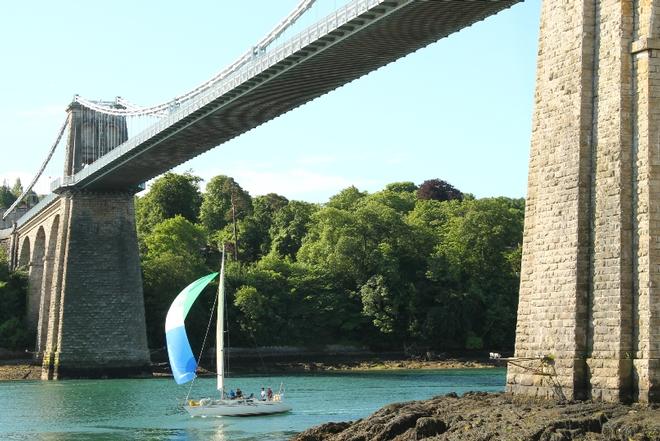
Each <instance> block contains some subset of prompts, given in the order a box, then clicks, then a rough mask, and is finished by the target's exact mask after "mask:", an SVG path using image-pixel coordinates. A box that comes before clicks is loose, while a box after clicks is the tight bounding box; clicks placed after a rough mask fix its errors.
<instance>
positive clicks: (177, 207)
mask: <svg viewBox="0 0 660 441" xmlns="http://www.w3.org/2000/svg"><path fill="white" fill-rule="evenodd" d="M200 181H201V178H199V177H197V176H193V175H192V174H190V173H184V174H176V173H165V174H164V175H163V176H161V177H160V178H158V179H156V180H155V181H154V183H153V184H152V185H151V188H150V189H149V192H148V193H147V194H146V195H144V196H143V197H140V198H137V200H136V204H135V213H136V223H137V228H138V233H140V234H141V235H142V236H144V235H146V234H149V233H150V232H151V230H152V228H153V227H154V226H155V225H156V224H158V223H160V222H163V221H164V220H166V219H170V218H173V217H174V216H176V215H180V216H183V217H184V218H185V219H187V220H188V221H190V222H193V223H195V222H197V221H198V217H199V208H200V205H201V203H202V195H201V193H200V190H199V182H200Z"/></svg>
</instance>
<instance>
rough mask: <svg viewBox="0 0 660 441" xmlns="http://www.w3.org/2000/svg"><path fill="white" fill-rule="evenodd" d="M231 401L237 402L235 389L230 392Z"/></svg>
mask: <svg viewBox="0 0 660 441" xmlns="http://www.w3.org/2000/svg"><path fill="white" fill-rule="evenodd" d="M229 399H230V400H235V399H236V393H235V392H234V389H232V390H230V391H229Z"/></svg>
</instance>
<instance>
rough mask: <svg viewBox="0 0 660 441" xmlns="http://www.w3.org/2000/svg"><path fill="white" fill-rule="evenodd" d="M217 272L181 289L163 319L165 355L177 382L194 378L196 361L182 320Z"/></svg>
mask: <svg viewBox="0 0 660 441" xmlns="http://www.w3.org/2000/svg"><path fill="white" fill-rule="evenodd" d="M217 275H218V273H211V274H209V275H206V276H204V277H201V278H199V279H197V280H195V281H194V282H192V283H191V284H190V285H188V286H186V287H185V288H184V289H183V291H181V292H180V293H179V295H178V296H176V298H175V299H174V301H173V302H172V305H171V306H170V309H169V311H167V317H166V319H165V339H166V340H167V355H168V356H169V359H170V367H171V369H172V374H173V375H174V380H175V381H176V382H177V384H183V383H187V382H188V381H191V380H192V379H193V378H195V376H196V375H195V371H196V369H197V362H196V361H195V357H194V356H193V353H192V348H191V347H190V343H189V342H188V335H187V334H186V328H185V324H184V321H185V319H186V316H187V315H188V312H189V311H190V308H191V307H192V305H193V303H194V302H195V300H197V297H199V295H200V294H201V292H202V291H203V290H204V288H205V287H206V285H208V284H209V283H210V282H211V281H212V280H213V279H215V277H216V276H217Z"/></svg>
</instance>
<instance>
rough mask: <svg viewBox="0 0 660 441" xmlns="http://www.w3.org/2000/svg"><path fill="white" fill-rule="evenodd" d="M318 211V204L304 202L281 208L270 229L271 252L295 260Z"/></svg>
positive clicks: (292, 203) (291, 202) (290, 203)
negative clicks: (313, 216)
mask: <svg viewBox="0 0 660 441" xmlns="http://www.w3.org/2000/svg"><path fill="white" fill-rule="evenodd" d="M317 210H318V206H317V205H316V204H311V203H309V202H302V201H289V203H288V204H287V205H286V206H284V207H282V208H280V209H279V210H278V211H277V212H276V213H275V216H274V218H273V223H272V225H271V227H270V238H271V243H272V245H271V252H273V253H275V254H277V255H278V256H282V257H290V258H291V259H294V260H295V258H296V254H297V253H298V250H299V249H300V246H301V245H302V241H303V238H304V237H305V235H307V230H308V228H309V225H310V222H311V221H312V215H313V214H314V212H316V211H317Z"/></svg>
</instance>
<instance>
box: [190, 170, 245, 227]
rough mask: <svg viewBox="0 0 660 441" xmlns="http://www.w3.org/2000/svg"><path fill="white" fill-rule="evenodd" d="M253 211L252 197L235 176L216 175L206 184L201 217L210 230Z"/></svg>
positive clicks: (223, 225)
mask: <svg viewBox="0 0 660 441" xmlns="http://www.w3.org/2000/svg"><path fill="white" fill-rule="evenodd" d="M232 206H233V209H234V211H233V214H232ZM251 213H252V198H251V197H250V195H249V193H248V192H246V191H245V190H243V189H242V188H241V186H240V185H238V183H236V181H234V179H233V178H230V177H229V176H224V175H221V176H216V177H214V178H213V179H211V180H210V181H209V183H208V184H207V185H206V192H205V193H204V201H203V202H202V206H201V209H200V215H199V217H200V220H201V221H202V224H204V226H205V227H206V228H207V229H208V231H209V232H216V231H218V230H221V229H222V228H224V227H225V226H226V225H228V224H231V223H232V221H233V218H234V217H235V218H236V220H239V219H243V218H244V217H246V216H248V215H249V214H251Z"/></svg>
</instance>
